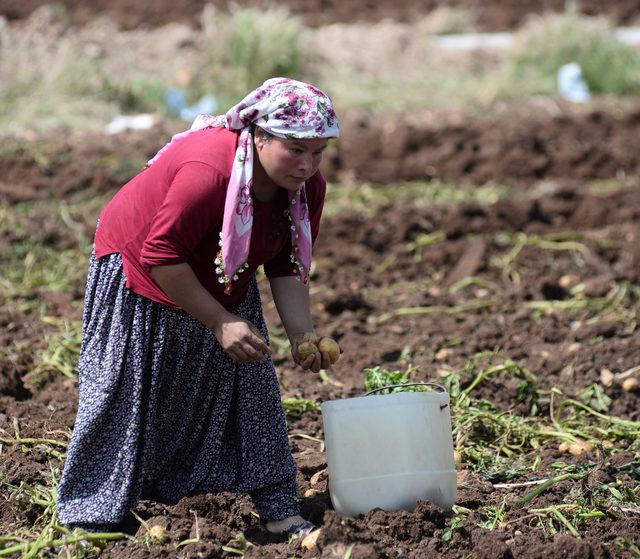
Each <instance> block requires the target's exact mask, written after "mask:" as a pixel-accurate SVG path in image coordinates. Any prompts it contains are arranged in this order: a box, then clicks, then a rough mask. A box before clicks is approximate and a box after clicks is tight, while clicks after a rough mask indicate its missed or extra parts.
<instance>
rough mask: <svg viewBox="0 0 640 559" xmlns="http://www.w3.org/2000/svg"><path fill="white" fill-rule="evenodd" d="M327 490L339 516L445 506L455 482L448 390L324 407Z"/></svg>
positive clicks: (338, 402)
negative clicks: (420, 503) (419, 504)
mask: <svg viewBox="0 0 640 559" xmlns="http://www.w3.org/2000/svg"><path fill="white" fill-rule="evenodd" d="M321 409H322V419H323V423H324V435H325V444H326V451H327V467H328V474H329V492H330V494H331V501H332V503H333V506H334V508H335V510H336V511H337V512H338V514H341V515H343V516H357V515H358V514H364V513H366V512H368V511H370V510H372V509H374V508H378V507H379V508H381V509H384V510H388V511H392V510H408V511H412V510H414V509H415V506H416V503H417V501H418V500H427V501H430V502H432V503H433V504H435V505H437V506H439V507H442V508H444V509H450V508H451V507H452V506H453V504H454V502H455V496H456V488H457V480H456V471H455V464H454V457H453V439H452V435H451V413H450V410H449V394H448V393H446V392H440V393H438V392H400V393H396V394H386V395H383V396H364V397H359V398H346V399H344V400H332V401H328V402H324V403H323V404H322V406H321Z"/></svg>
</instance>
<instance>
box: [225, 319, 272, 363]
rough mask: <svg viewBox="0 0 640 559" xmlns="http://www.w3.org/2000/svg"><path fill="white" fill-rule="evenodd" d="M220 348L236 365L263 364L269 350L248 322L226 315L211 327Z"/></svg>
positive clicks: (269, 352)
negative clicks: (256, 362) (255, 362)
mask: <svg viewBox="0 0 640 559" xmlns="http://www.w3.org/2000/svg"><path fill="white" fill-rule="evenodd" d="M213 331H214V333H215V335H216V338H218V342H220V345H221V346H222V348H223V349H224V350H225V351H226V352H227V353H228V354H229V355H230V356H231V359H233V360H234V361H236V362H238V363H252V362H254V361H258V362H260V363H264V362H265V361H266V360H267V358H268V356H269V355H271V349H270V348H269V346H268V345H267V343H266V342H265V340H264V338H263V337H262V336H261V335H260V333H259V332H258V330H257V329H256V327H255V326H254V325H253V324H251V323H250V322H249V321H247V320H244V319H243V318H240V317H239V316H236V315H234V314H231V313H227V314H226V315H225V316H224V317H223V318H222V319H221V320H220V321H219V322H218V324H216V325H215V326H214V327H213Z"/></svg>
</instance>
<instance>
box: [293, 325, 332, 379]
mask: <svg viewBox="0 0 640 559" xmlns="http://www.w3.org/2000/svg"><path fill="white" fill-rule="evenodd" d="M318 341H319V338H318V336H316V335H315V334H314V333H313V332H304V333H302V334H297V335H296V336H295V337H294V340H293V344H291V355H292V357H293V360H294V361H295V362H296V363H297V364H298V365H299V366H300V367H302V368H303V369H306V370H310V371H313V372H314V373H318V372H320V369H328V368H329V367H331V359H330V358H329V354H328V353H325V352H321V351H320V350H318V346H317V345H316V344H317V343H318Z"/></svg>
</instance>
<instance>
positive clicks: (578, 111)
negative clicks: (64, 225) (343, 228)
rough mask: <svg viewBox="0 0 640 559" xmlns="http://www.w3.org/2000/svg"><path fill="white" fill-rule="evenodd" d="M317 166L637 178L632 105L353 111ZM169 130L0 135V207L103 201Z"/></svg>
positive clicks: (339, 176)
mask: <svg viewBox="0 0 640 559" xmlns="http://www.w3.org/2000/svg"><path fill="white" fill-rule="evenodd" d="M341 123H342V135H341V138H340V140H339V141H338V142H336V143H335V144H333V145H331V146H330V148H329V150H328V151H327V154H326V157H325V159H324V161H323V171H324V173H325V176H326V177H327V178H328V179H329V180H330V181H346V182H351V181H355V182H357V181H365V182H371V183H374V184H388V183H391V182H402V181H411V180H421V181H424V180H442V181H454V182H465V183H470V184H476V185H480V184H485V183H496V184H507V185H520V186H522V187H525V188H526V187H527V185H531V184H532V183H533V182H536V181H542V180H554V181H565V180H594V179H597V180H605V181H606V180H611V179H616V180H621V179H625V178H633V177H637V176H639V175H640V155H639V154H638V152H637V151H636V150H633V149H629V146H631V145H634V143H635V140H636V137H637V132H638V126H639V125H640V106H638V105H637V104H632V105H631V106H626V107H624V108H622V107H617V108H615V110H612V109H611V108H608V107H606V106H603V107H598V106H595V107H590V108H585V109H582V108H575V107H571V106H568V105H563V104H561V103H558V102H555V101H547V102H545V103H544V104H536V103H522V104H520V105H519V106H518V107H503V108H502V109H496V110H495V111H494V112H492V113H491V114H487V115H485V116H479V115H477V114H474V113H472V112H466V111H450V112H436V111H434V112H430V111H423V112H418V113H416V112H413V113H410V112H397V113H372V112H365V111H362V112H361V111H353V112H348V113H346V114H344V115H342V120H341ZM176 131H177V130H168V129H166V128H163V127H162V126H158V127H156V128H154V129H151V130H148V131H144V132H128V133H123V134H119V135H116V136H104V135H102V134H96V133H71V132H70V133H66V132H65V133H64V134H61V133H60V132H53V133H49V134H44V135H40V136H29V139H28V140H27V139H24V138H16V137H11V136H4V137H2V136H0V139H1V141H2V143H3V145H4V146H5V147H4V148H3V149H0V199H5V200H7V201H9V202H18V201H21V200H31V199H48V198H52V197H53V198H64V197H66V196H70V195H72V194H73V193H74V192H81V193H83V195H87V194H90V193H93V194H100V193H105V192H109V191H111V190H112V189H114V188H117V187H118V186H119V185H121V184H123V183H124V182H125V181H126V180H127V179H128V177H130V176H132V175H133V174H134V173H135V172H136V171H137V170H139V169H141V168H142V167H143V165H144V164H145V163H146V161H147V160H148V159H149V158H150V157H152V156H153V155H154V154H155V153H156V152H157V150H158V149H159V148H160V147H162V145H164V142H165V141H166V139H167V138H169V137H170V136H171V134H172V133H174V132H176Z"/></svg>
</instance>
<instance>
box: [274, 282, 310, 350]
mask: <svg viewBox="0 0 640 559" xmlns="http://www.w3.org/2000/svg"><path fill="white" fill-rule="evenodd" d="M269 283H270V284H271V295H272V296H273V301H274V303H275V305H276V309H277V310H278V314H279V315H280V320H281V321H282V325H283V326H284V329H285V331H286V332H287V336H288V337H289V340H291V341H292V342H293V340H294V339H295V338H296V336H298V335H299V334H304V333H305V332H313V321H312V320H311V310H310V306H309V304H310V299H309V286H308V285H304V284H303V283H302V282H300V281H298V280H297V279H296V278H295V277H293V276H285V277H280V278H271V279H270V280H269Z"/></svg>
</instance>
